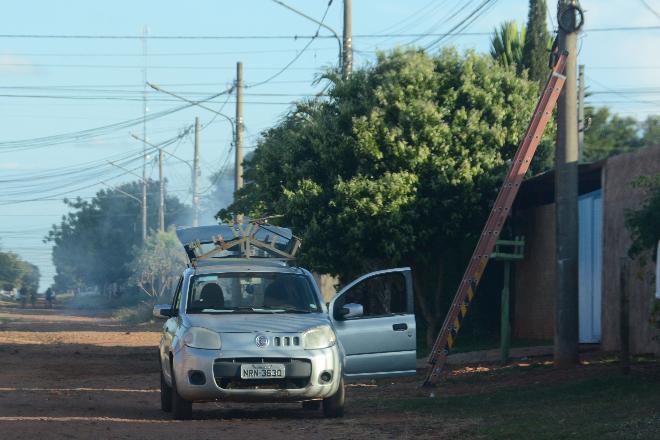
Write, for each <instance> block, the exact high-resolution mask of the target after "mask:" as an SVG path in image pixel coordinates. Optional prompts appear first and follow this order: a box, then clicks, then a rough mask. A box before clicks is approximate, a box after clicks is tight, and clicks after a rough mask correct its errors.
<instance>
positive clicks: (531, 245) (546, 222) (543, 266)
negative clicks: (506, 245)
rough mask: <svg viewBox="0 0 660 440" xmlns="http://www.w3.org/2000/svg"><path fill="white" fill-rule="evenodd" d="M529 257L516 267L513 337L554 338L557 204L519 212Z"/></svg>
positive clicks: (518, 228)
mask: <svg viewBox="0 0 660 440" xmlns="http://www.w3.org/2000/svg"><path fill="white" fill-rule="evenodd" d="M514 221H515V229H516V235H524V237H525V259H524V260H522V261H520V262H517V263H516V264H515V266H514V268H515V273H514V283H513V285H514V293H513V295H514V299H513V304H514V305H513V337H514V338H523V339H546V340H548V339H552V338H553V334H554V322H555V273H556V271H555V263H554V260H555V204H554V203H551V204H547V205H541V206H537V207H534V208H528V209H524V210H521V211H519V212H518V213H516V217H515V220H514Z"/></svg>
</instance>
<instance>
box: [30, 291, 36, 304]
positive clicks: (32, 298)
mask: <svg viewBox="0 0 660 440" xmlns="http://www.w3.org/2000/svg"><path fill="white" fill-rule="evenodd" d="M36 304H37V291H36V290H31V291H30V305H31V306H32V308H34V307H35V306H36Z"/></svg>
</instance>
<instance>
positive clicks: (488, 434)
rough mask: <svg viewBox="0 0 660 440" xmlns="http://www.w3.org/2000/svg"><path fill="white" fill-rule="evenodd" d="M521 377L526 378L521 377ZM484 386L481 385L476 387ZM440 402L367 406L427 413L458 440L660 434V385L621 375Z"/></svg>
mask: <svg viewBox="0 0 660 440" xmlns="http://www.w3.org/2000/svg"><path fill="white" fill-rule="evenodd" d="M516 374H521V373H520V372H516ZM473 385H475V386H478V384H473ZM435 393H436V397H434V398H429V397H428V396H424V397H408V398H406V397H403V398H397V399H379V400H378V401H363V402H362V404H363V405H365V407H367V408H369V407H372V408H376V409H378V411H390V412H400V413H416V414H423V415H426V416H427V417H433V418H435V419H437V418H440V419H441V420H443V421H444V423H443V424H446V426H448V427H451V428H450V429H451V430H452V431H454V430H456V431H457V432H456V437H455V438H461V437H462V436H463V438H473V437H477V438H480V437H484V438H489V439H512V438H533V439H548V440H555V439H558V438H564V439H592V438H599V439H612V440H615V439H616V440H618V439H653V438H656V435H657V433H658V432H660V414H658V412H657V408H658V407H660V381H659V380H658V377H651V376H649V375H648V374H637V375H632V376H624V375H621V374H618V373H615V372H610V373H606V374H604V375H601V376H599V377H594V378H589V379H578V380H575V379H568V380H566V381H565V382H560V383H536V384H531V385H522V386H512V387H507V388H504V389H495V390H489V391H485V392H481V393H479V394H478V395H474V394H467V395H458V396H451V395H450V396H443V395H442V393H443V389H442V385H440V387H439V388H438V389H436V390H435Z"/></svg>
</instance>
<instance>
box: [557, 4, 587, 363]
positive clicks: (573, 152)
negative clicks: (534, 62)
mask: <svg viewBox="0 0 660 440" xmlns="http://www.w3.org/2000/svg"><path fill="white" fill-rule="evenodd" d="M557 15H558V24H559V33H558V37H557V38H558V43H559V51H560V52H562V51H567V52H568V59H567V62H566V83H565V85H564V89H563V91H562V92H561V94H560V95H559V101H558V105H557V107H558V111H557V150H556V154H555V203H556V258H557V260H556V268H557V297H556V301H555V337H554V343H555V347H554V361H555V365H556V366H558V367H568V366H571V365H574V364H576V363H577V362H578V127H577V123H578V118H577V75H576V73H577V50H576V49H577V45H576V42H577V31H578V30H579V28H580V27H581V25H582V21H583V18H582V11H581V10H580V9H579V6H578V5H577V2H576V1H574V0H560V1H559V4H558V14H557Z"/></svg>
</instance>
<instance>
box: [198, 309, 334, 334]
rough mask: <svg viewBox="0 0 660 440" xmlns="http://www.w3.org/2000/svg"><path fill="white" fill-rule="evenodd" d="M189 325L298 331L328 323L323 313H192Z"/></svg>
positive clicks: (235, 330) (242, 330) (249, 330)
mask: <svg viewBox="0 0 660 440" xmlns="http://www.w3.org/2000/svg"><path fill="white" fill-rule="evenodd" d="M187 318H188V321H189V322H190V325H191V326H193V327H204V328H207V329H209V330H213V331H216V332H218V333H254V332H273V333H300V332H302V331H305V330H307V329H309V328H312V327H316V326H319V325H322V324H330V319H329V318H328V315H326V314H325V313H309V314H292V313H277V314H265V313H263V314H260V313H249V314H238V313H236V314H194V315H187Z"/></svg>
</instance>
